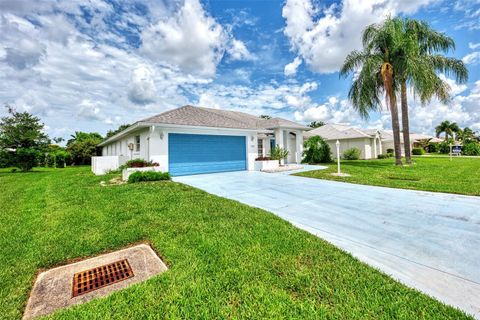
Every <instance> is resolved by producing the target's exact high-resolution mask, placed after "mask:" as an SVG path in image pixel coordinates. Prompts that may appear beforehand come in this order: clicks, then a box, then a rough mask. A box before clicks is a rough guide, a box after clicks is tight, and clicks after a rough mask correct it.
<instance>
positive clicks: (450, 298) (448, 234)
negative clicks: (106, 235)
mask: <svg viewBox="0 0 480 320" xmlns="http://www.w3.org/2000/svg"><path fill="white" fill-rule="evenodd" d="M174 180H176V181H178V182H182V183H185V184H189V185H191V186H194V187H197V188H200V189H203V190H205V191H207V192H210V193H213V194H216V195H219V196H222V197H226V198H230V199H233V200H237V201H240V202H243V203H245V204H248V205H251V206H254V207H258V208H262V209H265V210H268V211H270V212H273V213H275V214H276V215H278V216H280V217H282V218H283V219H285V220H287V221H290V222H291V223H292V224H294V225H296V226H298V227H300V228H302V229H304V230H307V231H309V232H311V233H313V234H315V235H317V236H318V237H320V238H323V239H325V240H327V241H329V242H331V243H333V244H334V245H336V246H337V247H340V248H342V249H344V250H346V251H348V252H350V253H352V254H353V255H354V256H356V257H357V258H359V259H360V260H362V261H364V262H366V263H368V264H370V265H372V266H374V267H377V268H379V269H380V270H382V271H383V272H385V273H387V274H389V275H391V276H392V277H394V278H395V279H398V280H400V281H401V282H403V283H405V284H407V285H409V286H411V287H415V288H417V289H419V290H421V291H423V292H425V293H427V294H429V295H431V296H434V297H436V298H437V299H439V300H441V301H443V302H445V303H447V304H450V305H453V306H457V307H458V308H460V309H463V310H465V311H466V312H468V313H470V314H473V315H474V316H475V317H476V318H478V319H480V197H468V196H459V195H452V194H442V193H432V192H422V191H410V190H400V189H391V188H382V187H372V186H362V185H355V184H348V183H341V182H335V181H327V180H319V179H311V178H303V177H296V176H290V175H288V174H285V173H282V174H279V173H275V174H269V173H262V172H248V171H242V172H228V173H214V174H205V175H196V176H185V177H176V178H175V179H174Z"/></svg>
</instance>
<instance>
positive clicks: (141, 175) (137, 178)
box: [128, 171, 170, 183]
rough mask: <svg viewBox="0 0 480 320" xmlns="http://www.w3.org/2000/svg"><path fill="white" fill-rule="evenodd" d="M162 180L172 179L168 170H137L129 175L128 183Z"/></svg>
mask: <svg viewBox="0 0 480 320" xmlns="http://www.w3.org/2000/svg"><path fill="white" fill-rule="evenodd" d="M160 180H170V174H169V173H168V172H157V171H137V172H134V173H132V174H131V175H130V176H129V177H128V183H135V182H142V181H160Z"/></svg>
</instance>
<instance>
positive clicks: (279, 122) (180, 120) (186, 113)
mask: <svg viewBox="0 0 480 320" xmlns="http://www.w3.org/2000/svg"><path fill="white" fill-rule="evenodd" d="M139 122H145V123H159V124H175V125H186V126H198V127H215V128H232V129H253V130H258V129H275V128H290V129H298V130H309V129H310V128H309V127H306V126H304V125H301V124H298V123H295V122H293V121H290V120H286V119H282V118H272V119H262V118H259V117H256V116H253V115H250V114H248V113H244V112H239V111H229V110H223V109H211V108H204V107H194V106H190V105H186V106H183V107H180V108H177V109H173V110H170V111H166V112H164V113H160V114H157V115H155V116H153V117H149V118H146V119H143V120H140V121H139Z"/></svg>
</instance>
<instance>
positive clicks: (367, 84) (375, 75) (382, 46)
mask: <svg viewBox="0 0 480 320" xmlns="http://www.w3.org/2000/svg"><path fill="white" fill-rule="evenodd" d="M401 31H402V30H401V24H399V23H398V21H396V20H394V19H391V18H387V19H386V20H385V21H384V22H383V23H382V24H372V25H370V26H368V27H367V28H366V29H365V30H364V32H363V50H362V51H357V50H354V51H352V52H351V53H350V54H349V55H348V56H347V57H346V59H345V61H344V63H343V66H342V68H341V69H340V76H343V77H347V76H348V75H349V74H350V73H354V74H355V73H356V74H355V76H354V80H353V82H352V86H351V87H350V90H349V92H348V97H349V99H350V101H351V102H352V104H353V106H354V108H355V109H356V110H357V111H358V112H359V114H360V116H361V117H362V118H364V119H368V117H369V112H370V111H378V110H381V109H382V104H381V96H383V95H385V98H386V105H387V108H388V109H389V110H390V113H391V118H392V129H393V141H394V150H395V164H396V165H402V158H401V157H402V155H401V147H400V122H399V119H398V108H397V98H396V94H397V92H398V86H399V84H398V80H397V79H396V78H395V74H394V67H393V64H394V61H395V60H396V59H397V57H395V54H396V53H397V51H398V50H396V46H397V43H398V42H399V41H398V38H399V37H400V35H401Z"/></svg>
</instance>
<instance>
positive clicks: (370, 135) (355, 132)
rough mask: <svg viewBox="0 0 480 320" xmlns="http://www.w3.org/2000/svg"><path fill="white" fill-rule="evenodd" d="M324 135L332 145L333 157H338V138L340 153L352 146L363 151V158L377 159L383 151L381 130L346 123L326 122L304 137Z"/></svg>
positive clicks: (306, 133) (361, 156)
mask: <svg viewBox="0 0 480 320" xmlns="http://www.w3.org/2000/svg"><path fill="white" fill-rule="evenodd" d="M312 136H320V137H322V138H323V139H324V140H325V141H326V142H327V143H328V145H329V146H330V149H331V150H332V154H333V157H334V158H336V157H337V155H336V148H337V147H336V145H335V143H336V142H337V140H338V141H339V142H340V155H342V154H343V152H344V151H345V150H347V149H350V148H358V149H359V150H360V151H361V155H360V158H361V159H376V158H377V156H378V155H379V154H382V153H383V150H384V149H383V141H382V139H381V134H380V131H379V130H376V129H359V128H355V127H350V126H347V125H344V124H326V125H324V126H321V127H319V128H316V129H313V130H310V131H307V132H305V133H304V138H309V137H312Z"/></svg>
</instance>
